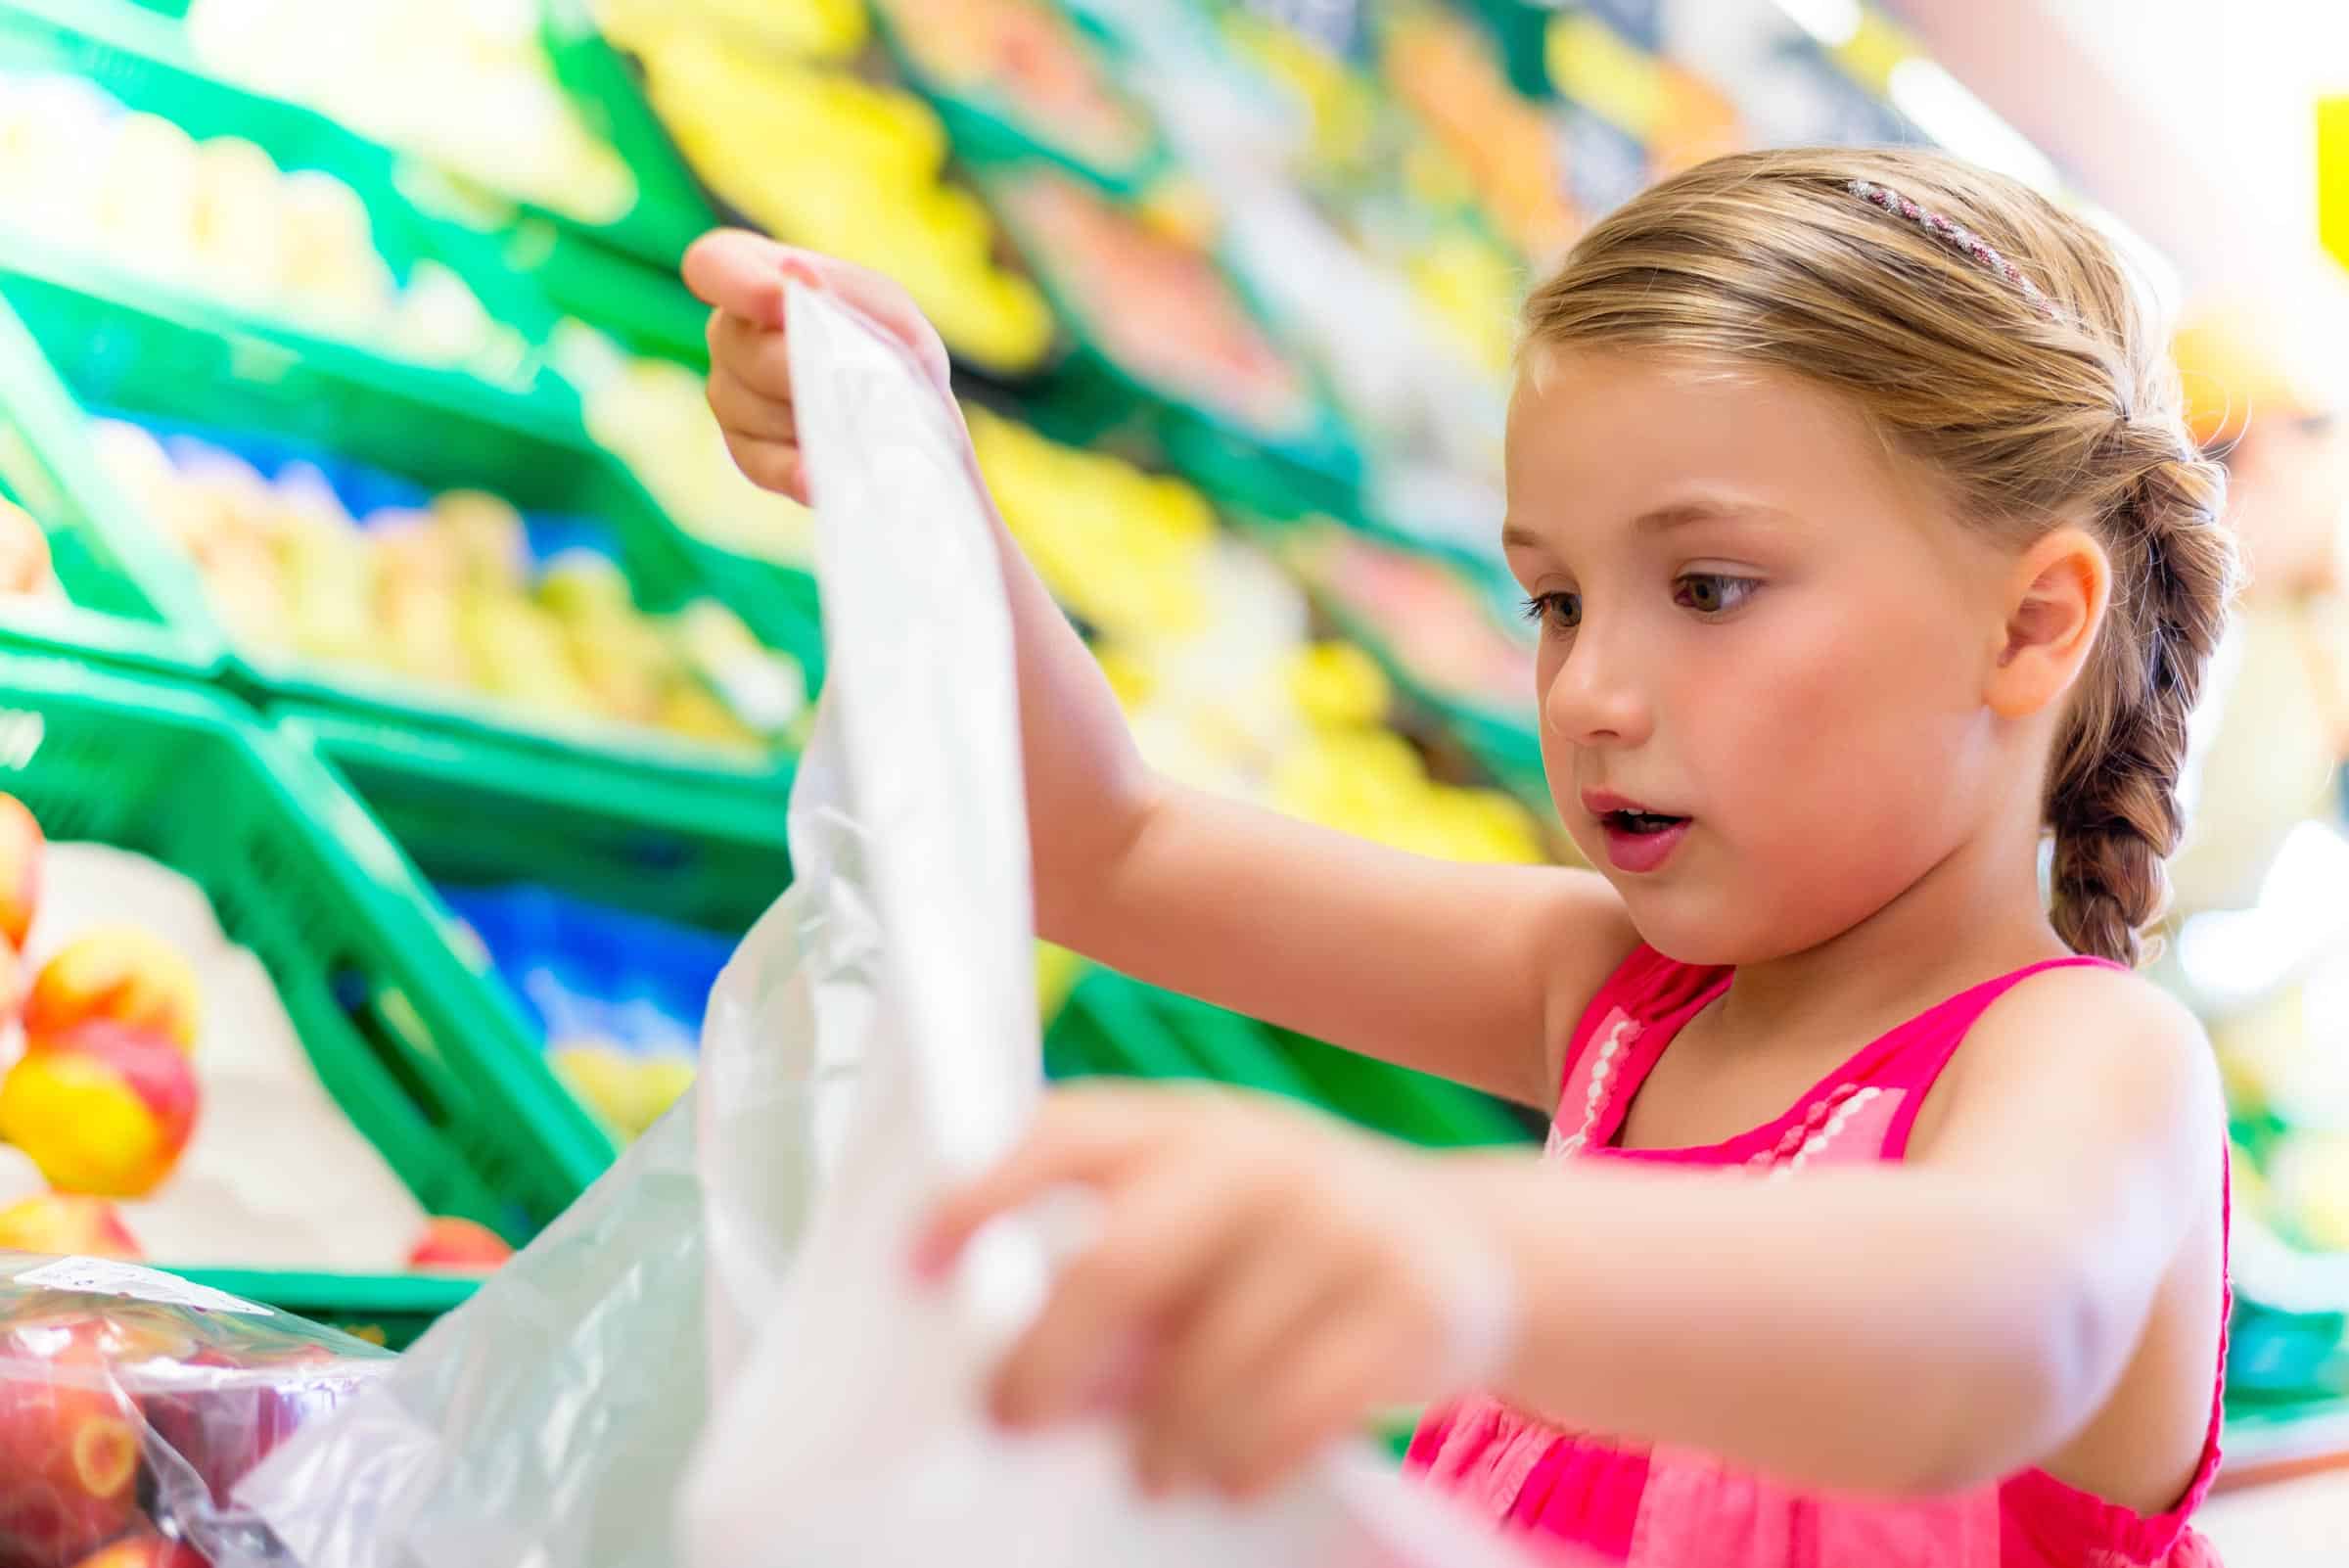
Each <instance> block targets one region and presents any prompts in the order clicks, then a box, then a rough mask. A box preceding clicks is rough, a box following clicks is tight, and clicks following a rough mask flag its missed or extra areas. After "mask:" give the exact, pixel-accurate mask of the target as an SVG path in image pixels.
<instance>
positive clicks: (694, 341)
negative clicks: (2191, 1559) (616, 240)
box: [500, 217, 710, 370]
mask: <svg viewBox="0 0 2349 1568" xmlns="http://www.w3.org/2000/svg"><path fill="white" fill-rule="evenodd" d="M500 243H501V247H502V250H501V254H502V255H503V257H504V261H505V264H506V265H507V266H508V267H510V268H511V269H513V270H514V271H515V272H517V273H521V274H524V275H527V276H528V277H530V279H531V280H532V282H533V283H534V285H535V286H536V287H537V288H539V289H540V290H542V291H544V293H545V295H546V297H547V299H548V300H552V301H553V302H554V303H555V304H556V305H557V306H559V307H560V308H561V309H563V310H564V311H566V312H568V313H569V314H571V315H574V316H576V317H577V318H578V319H579V320H581V321H584V322H586V323H587V324H588V325H590V326H593V327H596V328H598V329H599V330H601V331H603V332H605V333H607V334H609V335H610V336H612V337H613V338H616V339H618V340H619V341H620V342H621V343H622V344H623V345H625V346H627V347H628V348H630V349H632V350H633V351H635V352H637V353H640V354H654V355H658V356H660V357H661V358H664V359H674V360H676V361H678V362H679V363H681V364H687V365H691V366H693V367H694V368H695V369H697V370H701V369H707V368H708V367H709V364H710V340H709V337H708V335H707V329H708V326H709V320H710V312H709V310H708V309H707V308H706V307H705V306H704V305H703V304H702V302H701V301H700V300H696V299H695V298H694V297H693V296H692V295H691V294H688V293H687V292H686V290H685V286H684V285H683V284H682V283H681V282H679V281H678V277H677V268H676V266H675V265H674V264H673V263H671V264H668V265H662V266H655V265H653V264H651V263H649V262H645V261H640V260H637V259H636V258H635V257H633V256H630V255H626V254H622V253H621V252H618V251H614V250H612V249H610V248H608V247H606V246H601V245H598V244H596V243H595V242H594V241H593V240H590V239H587V238H585V237H584V236H582V235H580V234H579V233H577V232H576V230H573V229H569V228H566V227H564V226H563V225H562V224H559V223H556V222H553V221H551V220H550V219H547V218H542V217H526V218H523V219H521V220H520V221H519V222H517V223H515V224H514V225H513V226H512V227H511V228H510V229H508V230H507V231H506V233H505V235H504V237H503V239H502V241H501V242H500Z"/></svg>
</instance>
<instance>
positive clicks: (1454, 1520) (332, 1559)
mask: <svg viewBox="0 0 2349 1568" xmlns="http://www.w3.org/2000/svg"><path fill="white" fill-rule="evenodd" d="M790 321H791V330H790V338H789V341H790V346H791V349H790V351H791V354H792V360H793V373H794V378H795V380H796V382H797V384H798V386H799V387H800V389H801V398H802V401H801V407H802V410H803V412H802V423H801V434H802V439H803V440H804V441H805V442H806V449H807V453H808V459H809V462H810V464H811V474H812V477H813V481H814V486H815V492H816V495H817V498H818V507H817V528H816V561H817V569H818V575H819V578H820V581H821V585H822V589H823V594H824V603H825V612H826V614H825V630H826V634H827V636H828V637H829V639H830V643H831V648H830V652H831V658H832V669H833V670H834V671H835V675H834V679H833V680H832V681H831V682H830V683H829V684H828V685H827V687H826V691H825V696H824V698H823V701H822V705H821V707H820V709H819V711H818V715H817V719H816V724H815V731H814V737H813V739H812V740H811V741H810V743H809V745H808V748H807V752H806V757H805V759H804V760H803V761H802V764H801V768H800V774H799V784H798V788H797V791H796V793H795V795H794V797H793V800H792V804H791V817H790V829H791V849H792V858H793V862H794V864H795V866H796V867H797V872H798V878H799V880H798V881H797V883H796V884H795V885H794V886H793V887H792V889H791V890H790V892H788V893H787V894H786V895H785V896H784V897H783V898H782V899H781V900H780V901H778V902H777V903H776V904H775V905H774V907H773V908H771V909H769V910H768V911H767V913H766V914H765V915H764V916H763V917H762V918H761V919H760V922H759V924H758V925H757V927H756V928H754V929H753V931H752V932H751V934H750V936H749V937H747V938H746V939H745V940H744V942H743V945H742V946H741V947H740V949H738V950H737V951H736V953H735V955H734V957H733V959H732V961H731V962H730V963H729V964H728V965H727V966H726V969H725V971H724V973H723V974H722V975H721V976H720V977H719V979H718V981H717V984H716V986H715V988H714V991H713V992H712V993H711V996H710V1006H709V1011H708V1016H707V1019H706V1022H705V1024H704V1027H703V1036H702V1049H701V1062H702V1071H701V1075H700V1077H699V1079H698V1080H697V1082H696V1084H695V1085H694V1087H693V1088H692V1089H690V1090H688V1091H687V1093H686V1096H685V1098H684V1100H683V1101H682V1102H681V1103H680V1105H679V1107H678V1109H677V1110H675V1111H674V1112H672V1113H671V1114H670V1115H668V1117H666V1118H664V1119H663V1120H662V1121H661V1122H660V1123H658V1124H657V1125H656V1126H655V1127H654V1128H653V1129H652V1130H651V1131H650V1132H649V1133H647V1134H646V1135H645V1136H644V1137H643V1138H640V1139H639V1140H637V1141H636V1142H635V1143H634V1144H633V1145H631V1146H630V1147H629V1149H628V1151H627V1152H626V1153H625V1154H624V1155H623V1156H622V1159H621V1161H620V1163H619V1164H618V1165H617V1166H615V1167H614V1168H613V1169H612V1171H611V1172H609V1173H607V1175H606V1176H604V1178H603V1179H602V1180H601V1181H599V1182H598V1183H597V1184H596V1185H595V1186H594V1187H592V1188H591V1189H590V1190H589V1191H588V1192H587V1194H586V1195H585V1196H584V1197H582V1198H581V1199H580V1200H579V1201H578V1202H577V1203H576V1204H575V1205H573V1207H572V1208H571V1210H570V1211H569V1212H568V1213H566V1214H565V1215H563V1216H562V1217H561V1218H560V1219H559V1220H558V1221H557V1222H555V1223H554V1224H553V1225H552V1226H550V1227H549V1228H548V1230H547V1231H546V1232H545V1233H544V1234H543V1235H541V1236H540V1237H539V1238H538V1239H537V1240H536V1241H535V1242H533V1243H532V1244H531V1245H530V1247H528V1248H526V1249H525V1250H524V1251H523V1252H522V1253H521V1254H520V1255H518V1256H517V1257H516V1258H514V1259H513V1260H512V1261H511V1262H509V1263H508V1264H506V1265H505V1266H504V1268H501V1269H500V1270H499V1271H498V1272H497V1273H496V1274H494V1275H492V1276H490V1278H489V1279H488V1280H487V1281H486V1282H484V1285H483V1287H482V1289H481V1290H480V1292H479V1293H478V1294H477V1295H476V1296H475V1297H474V1298H473V1300H472V1301H471V1302H469V1303H468V1304H467V1305H465V1306H464V1307H461V1308H459V1309H458V1310H457V1311H456V1312H455V1313H454V1314H451V1315H449V1316H448V1317H446V1318H444V1319H442V1321H441V1322H440V1323H439V1324H438V1325H437V1326H436V1327H435V1328H434V1330H433V1331H432V1333H430V1334H429V1335H427V1336H426V1337H425V1338H424V1339H423V1340H422V1341H420V1342H419V1343H418V1345H417V1346H416V1347H415V1348H414V1349H412V1350H410V1351H409V1352H408V1354H407V1355H406V1357H404V1358H403V1359H402V1360H401V1361H400V1362H399V1364H398V1365H397V1366H396V1367H394V1368H393V1369H392V1371H391V1373H390V1375H388V1376H386V1377H384V1378H383V1379H381V1380H380V1381H378V1382H377V1383H375V1384H374V1385H373V1386H372V1387H370V1388H369V1389H367V1390H366V1391H365V1392H364V1393H363V1394H361V1395H360V1396H359V1397H358V1398H356V1399H355V1400H353V1401H352V1402H351V1403H350V1404H349V1405H348V1406H347V1407H345V1408H344V1409H342V1410H340V1411H338V1412H337V1413H336V1415H335V1416H334V1418H333V1419H331V1420H329V1421H326V1422H324V1423H321V1424H320V1425H318V1426H316V1427H313V1428H311V1429H310V1430H308V1431H305V1432H303V1433H301V1434H299V1436H298V1437H297V1438H296V1439H295V1440H294V1442H293V1443H291V1444H290V1445H288V1446H287V1447H286V1448H285V1449H284V1450H282V1451H280V1452H279V1453H278V1454H277V1455H276V1457H275V1458H274V1459H273V1460H272V1461H271V1462H270V1464H269V1465H268V1466H267V1467H266V1468H265V1469H264V1470H263V1471H262V1472H261V1474H260V1475H259V1476H257V1477H255V1478H254V1481H253V1484H252V1485H251V1486H249V1487H248V1488H247V1489H246V1492H245V1493H244V1494H243V1495H242V1496H243V1497H244V1498H245V1499H246V1500H247V1501H249V1502H250V1503H252V1504H253V1506H254V1507H255V1508H256V1509H258V1511H260V1512H261V1513H262V1515H263V1516H264V1517H265V1518H266V1519H267V1520H268V1522H269V1523H270V1525H271V1526H272V1527H273V1529H274V1530H275V1532H276V1534H277V1536H278V1537H279V1539H280V1540H282V1541H283V1543H284V1544H285V1545H286V1546H287V1547H288V1549H289V1551H290V1553H291V1555H292V1556H293V1557H294V1558H295V1559H297V1560H298V1561H299V1562H300V1563H301V1564H302V1565H303V1568H424V1565H430V1568H513V1565H514V1564H517V1563H532V1564H544V1565H547V1568H587V1565H597V1568H622V1565H626V1568H637V1565H642V1568H656V1565H657V1568H670V1565H674V1564H680V1563H681V1564H683V1565H685V1568H782V1565H785V1564H791V1565H799V1564H806V1565H808V1568H839V1565H846V1564H861V1563H873V1564H913V1563H927V1562H957V1563H974V1564H1018V1565H1020V1568H1096V1565H1100V1564H1111V1563H1114V1564H1118V1565H1120V1568H1176V1565H1180V1568H1192V1565H1195V1564H1201V1563H1210V1562H1212V1563H1218V1564H1221V1565H1225V1568H1436V1565H1438V1564H1442V1565H1445V1568H1495V1565H1498V1564H1502V1563H1507V1562H1513V1561H1515V1560H1516V1559H1515V1556H1514V1554H1513V1553H1512V1552H1511V1551H1510V1550H1509V1549H1508V1548H1506V1547H1505V1546H1504V1545H1501V1544H1499V1543H1497V1542H1495V1541H1493V1540H1491V1539H1489V1538H1488V1537H1487V1536H1486V1535H1485V1534H1483V1533H1482V1531H1481V1530H1480V1529H1479V1527H1477V1526H1475V1525H1473V1524H1471V1523H1469V1522H1468V1521H1467V1520H1465V1518H1463V1517H1460V1516H1456V1515H1454V1514H1453V1513H1452V1512H1451V1511H1450V1506H1451V1505H1450V1504H1449V1503H1447V1502H1446V1501H1444V1500H1443V1499H1439V1498H1437V1497H1435V1496H1434V1495H1433V1494H1430V1493H1424V1492H1421V1491H1418V1490H1415V1489H1413V1488H1411V1487H1410V1486H1408V1485H1407V1484H1406V1483H1405V1481H1404V1480H1403V1479H1402V1477H1401V1476H1399V1475H1398V1474H1396V1473H1395V1472H1394V1470H1393V1468H1392V1466H1389V1465H1386V1464H1383V1463H1381V1462H1380V1461H1379V1460H1377V1459H1375V1458H1373V1457H1372V1456H1371V1455H1370V1454H1369V1453H1367V1452H1349V1453H1333V1454H1331V1455H1329V1456H1327V1458H1326V1460H1325V1461H1324V1462H1323V1464H1322V1465H1321V1466H1320V1467H1319V1468H1318V1469H1316V1470H1315V1471H1314V1472H1313V1474H1312V1475H1311V1476H1310V1477H1308V1478H1307V1479H1306V1480H1305V1481H1304V1482H1302V1483H1301V1484H1299V1485H1297V1486H1295V1487H1293V1488H1291V1489H1290V1490H1289V1491H1288V1492H1287V1493H1285V1494H1283V1495H1281V1496H1279V1497H1277V1498H1275V1499H1271V1500H1270V1501H1268V1502H1267V1503H1265V1504H1263V1505H1261V1506H1257V1507H1253V1508H1247V1509H1242V1508H1238V1507H1233V1506H1227V1505H1224V1504H1221V1503H1219V1502H1208V1501H1197V1500H1191V1501H1176V1502H1164V1503H1160V1502H1151V1501H1149V1500H1146V1499H1144V1498H1143V1497H1142V1496H1141V1495H1140V1494H1139V1492H1138V1490H1137V1489H1136V1487H1135V1486H1134V1484H1133V1482H1132V1480H1131V1478H1130V1473H1129V1471H1128V1466H1127V1464H1126V1462H1125V1459H1124V1445H1123V1443H1122V1439H1121V1435H1120V1434H1119V1433H1117V1432H1116V1431H1115V1430H1114V1428H1112V1427H1111V1426H1110V1425H1109V1424H1108V1420H1107V1418H1104V1419H1103V1420H1102V1422H1101V1423H1100V1424H1098V1425H1094V1426H1080V1427H1076V1428H1072V1429H1070V1430H1066V1431H1063V1432H1060V1433H1057V1434H1054V1435H1052V1436H1051V1437H1049V1438H1043V1439H1033V1440H1015V1439H1012V1438H1009V1437H1006V1436H1004V1435H1003V1434H1001V1433H1000V1432H999V1431H997V1430H996V1429H995V1428H994V1427H993V1425H992V1424H991V1423H990V1421H989V1420H988V1419H987V1417H986V1415H985V1413H984V1412H983V1410H982V1408H981V1402H980V1396H979V1389H980V1385H981V1383H982V1381H983V1378H984V1375H985V1372H986V1370H987V1368H988V1366H989V1365H990V1363H991V1361H992V1359H993V1356H994V1354H995V1353H996V1352H997V1351H998V1350H999V1349H1000V1348H1001V1347H1002V1346H1003V1345H1004V1344H1005V1343H1006V1337H1007V1336H1008V1335H1009V1334H1010V1333H1011V1332H1013V1331H1015V1330H1016V1329H1017V1328H1018V1327H1019V1325H1020V1324H1021V1322H1022V1321H1023V1319H1024V1317H1025V1315H1026V1314H1029V1313H1030V1312H1032V1311H1033V1310H1034V1308H1035V1306H1036V1302H1037V1300H1038V1292H1039V1291H1040V1288H1041V1287H1042V1285H1043V1284H1044V1282H1045V1281H1046V1279H1047V1277H1048V1271H1049V1269H1050V1268H1051V1267H1052V1261H1053V1260H1052V1253H1051V1249H1050V1248H1049V1247H1048V1245H1047V1241H1048V1238H1047V1235H1046V1233H1045V1221H1044V1217H1041V1216H1029V1217H1023V1218H1021V1219H1019V1220H1016V1221H1014V1222H1008V1223H1006V1224H1004V1225H1003V1226H1001V1227H999V1228H996V1229H992V1230H990V1232H988V1233H987V1234H986V1235H985V1236H983V1237H982V1238H981V1240H980V1243H979V1244H978V1245H976V1246H975V1247H974V1248H973V1249H972V1251H971V1253H970V1255H969V1256H968V1258H967V1259H966V1260H965V1265H964V1268H963V1270H962V1273H961V1275H960V1277H959V1278H958V1280H957V1281H956V1283H955V1286H954V1288H953V1289H951V1290H949V1291H946V1292H944V1293H934V1292H931V1291H929V1290H926V1289H923V1288H921V1287H919V1286H917V1285H916V1284H915V1283H914V1281H913V1278H912V1270H911V1268H909V1267H908V1259H909V1257H910V1253H911V1248H912V1243H913V1236H914V1230H915V1226H916V1223H917V1222H918V1220H919V1218H920V1217H921V1215H922V1214H923V1213H924V1211H925V1210H926V1209H927V1207H928V1206H929V1205H930V1204H931V1203H932V1202H934V1201H935V1200H936V1199H937V1197H938V1196H939V1195H940V1194H941V1192H942V1191H943V1190H944V1184H945V1183H948V1182H950V1181H952V1180H954V1179H956V1178H957V1177H959V1176H967V1175H969V1174H972V1173H974V1172H975V1171H976V1170H977V1169H978V1168H979V1167H981V1166H982V1165H984V1164H986V1163H989V1162H990V1161H991V1160H993V1159H994V1158H996V1157H998V1156H999V1155H1000V1154H1001V1153H1002V1152H1003V1151H1004V1150H1006V1149H1007V1148H1008V1147H1009V1145H1010V1143H1011V1142H1012V1140H1013V1139H1015V1138H1016V1137H1017V1136H1018V1135H1019V1134H1020V1132H1021V1130H1022V1128H1023V1127H1024V1125H1025V1123H1026V1121H1027V1119H1028V1118H1029V1116H1030V1115H1031V1114H1032V1113H1033V1111H1034V1108H1035V1104H1036V1096H1037V1094H1038V1092H1039V1090H1040V1085H1041V1078H1042V1074H1041V1068H1040V1061H1039V1055H1040V1051H1039V1044H1038V1038H1037V1026H1036V990H1035V975H1034V957H1033V947H1034V940H1035V939H1034V933H1033V920H1032V915H1031V909H1030V894H1029V887H1028V838H1027V823H1026V819H1025V815H1024V803H1023V798H1022V791H1021V783H1020V772H1019V765H1020V753H1019V731H1018V715H1017V693H1016V690H1015V686H1014V680H1013V669H1012V653H1011V626H1010V622H1009V617H1008V614H1007V612H1006V608H1005V604H1004V600H1003V597H1002V595H1001V593H1000V592H999V591H998V590H997V588H996V586H995V585H996V584H998V583H999V582H1000V581H1001V576H1000V574H999V572H998V570H997V562H996V559H995V554H994V543H993V540H992V539H991V538H990V534H989V525H988V522H987V520H986V514H985V511H984V509H983V507H982V505H981V504H980V499H979V496H978V494H977V491H976V484H977V480H976V475H975V474H974V473H973V471H972V469H971V465H970V463H969V460H968V458H967V455H966V453H965V450H964V447H963V444H962V441H961V439H960V437H959V434H958V433H957V432H956V430H955V428H954V426H953V422H952V420H951V416H950V413H949V411H948V410H947V409H946V408H945V407H944V405H943V403H942V402H941V400H940V398H939V396H938V394H937V392H935V391H934V390H932V388H931V386H930V384H929V382H928V381H927V379H926V378H925V377H924V376H923V375H922V374H921V372H920V371H919V370H918V369H917V368H916V367H914V366H913V364H912V363H911V362H910V359H909V357H908V356H907V355H906V354H904V353H903V352H902V351H901V350H899V349H898V348H897V347H896V346H894V345H893V344H892V343H891V342H889V341H887V340H885V339H884V338H882V337H881V336H880V335H879V334H878V333H877V332H875V331H874V330H873V329H872V328H870V327H868V326H867V325H866V324H865V323H863V322H862V321H861V320H860V319H859V318H857V317H855V316H853V315H852V314H851V313H849V312H848V311H846V310H845V309H844V308H842V307H841V306H839V305H837V304H835V303H833V302H832V301H830V300H828V299H826V298H825V297H822V296H818V295H811V294H807V293H805V292H795V293H794V294H793V295H792V297H791V300H790ZM908 601H911V602H913V603H916V604H919V605H921V606H923V607H924V608H923V613H922V614H920V615H918V616H907V615H906V614H905V613H904V607H905V605H906V603H907V602H908Z"/></svg>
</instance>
